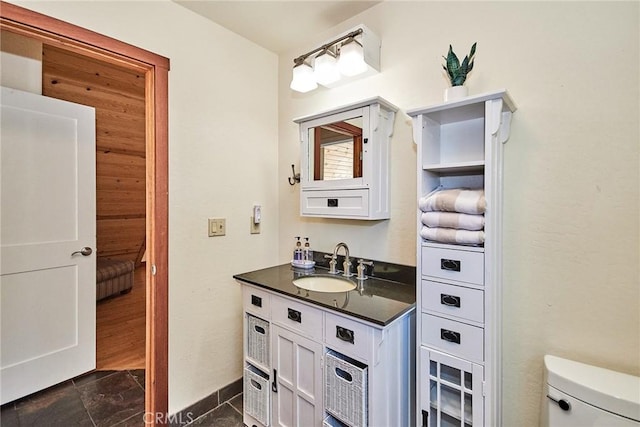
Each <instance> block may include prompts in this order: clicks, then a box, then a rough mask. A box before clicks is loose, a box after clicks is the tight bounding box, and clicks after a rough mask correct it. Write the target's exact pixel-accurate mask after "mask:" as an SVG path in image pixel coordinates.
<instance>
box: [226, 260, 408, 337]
mask: <svg viewBox="0 0 640 427" xmlns="http://www.w3.org/2000/svg"><path fill="white" fill-rule="evenodd" d="M323 256H324V254H323V253H321V252H320V253H318V252H316V253H315V256H314V259H315V261H316V266H315V268H312V269H309V270H304V269H299V268H294V267H293V266H291V264H283V265H278V266H275V267H269V268H265V269H261V270H256V271H250V272H247V273H242V274H236V275H234V276H233V278H234V279H236V280H238V281H240V282H244V283H248V284H251V285H255V286H258V287H261V288H264V289H266V290H269V291H273V292H276V293H279V294H282V295H286V296H288V297H291V298H296V299H299V300H302V301H305V302H308V303H311V304H314V305H318V306H321V307H324V308H328V309H330V310H332V311H336V312H339V313H344V314H347V315H349V316H353V317H356V318H359V319H362V320H366V321H368V322H371V323H374V324H377V325H380V326H387V325H389V324H390V323H391V322H393V321H394V320H395V319H397V318H399V317H401V316H402V315H404V314H405V313H407V312H409V311H411V310H413V309H414V307H415V302H416V286H415V277H416V276H415V267H410V266H405V265H399V264H391V263H385V262H382V261H374V265H373V271H368V276H369V278H368V279H366V280H362V281H359V280H356V279H355V275H354V276H353V277H350V278H349V279H350V280H352V281H353V283H354V284H355V285H356V289H354V290H352V291H349V292H337V293H327V292H314V291H307V290H306V289H300V288H298V287H296V286H295V285H294V284H293V280H294V279H297V278H299V277H302V276H308V275H329V269H328V268H327V266H326V261H325V260H324V259H323ZM339 258H342V257H339ZM353 259H354V262H353V263H354V264H355V262H356V260H357V258H353ZM338 261H339V263H338V265H341V263H342V259H339V260H338ZM369 269H370V268H369ZM353 270H355V268H353ZM332 276H333V275H332ZM338 277H342V276H338ZM360 285H361V286H360Z"/></svg>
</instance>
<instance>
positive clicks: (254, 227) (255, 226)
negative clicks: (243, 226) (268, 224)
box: [249, 216, 260, 234]
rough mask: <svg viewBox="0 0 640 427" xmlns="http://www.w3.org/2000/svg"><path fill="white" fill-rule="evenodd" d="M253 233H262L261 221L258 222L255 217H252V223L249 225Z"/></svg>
mask: <svg viewBox="0 0 640 427" xmlns="http://www.w3.org/2000/svg"><path fill="white" fill-rule="evenodd" d="M249 231H250V232H251V234H260V223H257V224H256V220H255V217H253V216H252V217H251V225H250V226H249Z"/></svg>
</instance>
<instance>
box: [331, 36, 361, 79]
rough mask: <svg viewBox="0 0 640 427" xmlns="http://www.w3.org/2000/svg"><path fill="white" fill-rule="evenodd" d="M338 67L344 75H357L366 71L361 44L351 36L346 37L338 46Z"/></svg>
mask: <svg viewBox="0 0 640 427" xmlns="http://www.w3.org/2000/svg"><path fill="white" fill-rule="evenodd" d="M338 69H339V70H340V73H341V74H344V75H345V76H357V75H358V74H362V73H364V72H365V71H367V63H366V62H364V51H363V49H362V45H361V44H360V43H358V42H357V41H356V39H354V38H353V37H351V38H349V39H347V41H346V42H344V44H343V45H342V47H341V48H340V60H339V61H338Z"/></svg>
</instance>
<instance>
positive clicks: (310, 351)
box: [271, 325, 324, 427]
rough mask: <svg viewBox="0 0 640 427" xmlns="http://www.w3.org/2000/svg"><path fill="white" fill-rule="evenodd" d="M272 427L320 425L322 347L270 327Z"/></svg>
mask: <svg viewBox="0 0 640 427" xmlns="http://www.w3.org/2000/svg"><path fill="white" fill-rule="evenodd" d="M271 337H272V338H271V339H272V346H271V348H272V368H273V372H272V375H273V380H272V381H274V383H275V387H274V388H273V392H272V393H273V394H272V399H271V401H272V403H273V408H272V409H273V411H272V414H273V418H272V425H276V426H284V427H314V426H322V418H323V414H324V411H323V398H322V353H323V347H322V344H320V343H318V342H315V341H311V340H309V339H307V338H304V337H302V336H300V335H298V334H295V333H293V332H290V331H288V330H286V329H283V328H281V327H279V326H277V325H271Z"/></svg>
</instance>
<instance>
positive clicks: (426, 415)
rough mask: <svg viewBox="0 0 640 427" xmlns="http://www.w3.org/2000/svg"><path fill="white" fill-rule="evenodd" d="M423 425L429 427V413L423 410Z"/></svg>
mask: <svg viewBox="0 0 640 427" xmlns="http://www.w3.org/2000/svg"><path fill="white" fill-rule="evenodd" d="M422 427H429V413H428V412H427V411H425V410H424V409H423V410H422Z"/></svg>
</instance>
